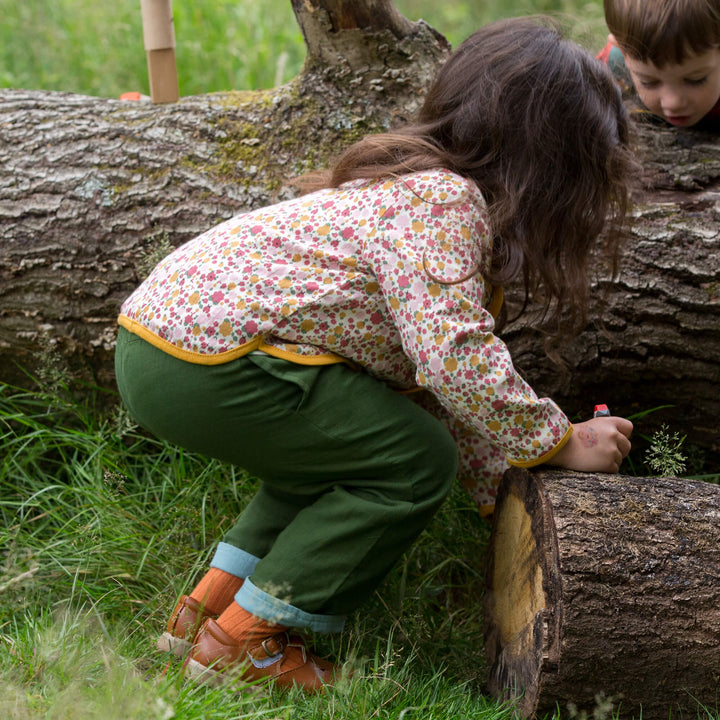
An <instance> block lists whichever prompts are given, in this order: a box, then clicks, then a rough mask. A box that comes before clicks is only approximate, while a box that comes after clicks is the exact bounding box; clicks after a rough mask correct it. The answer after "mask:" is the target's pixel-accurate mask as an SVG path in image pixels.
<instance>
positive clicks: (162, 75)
mask: <svg viewBox="0 0 720 720" xmlns="http://www.w3.org/2000/svg"><path fill="white" fill-rule="evenodd" d="M140 8H141V11H142V22H143V40H144V42H145V54H146V56H147V63H148V77H149V80H150V97H151V98H152V101H153V102H154V103H171V102H177V101H178V99H179V97H180V94H179V91H178V79H177V66H176V63H175V30H174V28H173V17H172V5H171V0H140Z"/></svg>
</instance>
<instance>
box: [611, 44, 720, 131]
mask: <svg viewBox="0 0 720 720" xmlns="http://www.w3.org/2000/svg"><path fill="white" fill-rule="evenodd" d="M625 65H626V66H627V69H628V70H629V71H630V75H631V76H632V79H633V83H634V85H635V89H636V90H637V93H638V95H639V96H640V99H641V100H642V101H643V103H644V105H645V107H647V109H648V110H650V112H652V113H654V114H655V115H659V116H660V117H662V118H664V119H665V120H667V121H668V122H669V123H672V124H673V125H678V126H681V127H689V126H690V125H695V123H697V122H699V121H700V120H702V119H703V118H704V117H705V115H707V114H708V112H709V111H710V110H711V109H712V108H713V107H714V106H715V104H716V103H717V101H718V98H720V49H719V48H712V49H711V50H708V51H707V52H705V53H703V54H702V55H691V56H689V57H688V58H687V59H686V60H683V62H681V63H679V64H667V65H665V66H663V67H662V68H658V67H657V66H656V65H654V64H653V63H651V62H641V61H640V60H635V59H634V58H632V57H628V56H627V55H625Z"/></svg>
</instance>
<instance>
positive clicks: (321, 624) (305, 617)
mask: <svg viewBox="0 0 720 720" xmlns="http://www.w3.org/2000/svg"><path fill="white" fill-rule="evenodd" d="M235 602H236V603H237V604H238V605H240V607H242V608H244V609H245V610H247V611H248V612H249V613H252V614H253V615H257V616H258V617H261V618H262V619H263V620H267V621H268V622H275V623H277V624H278V625H285V626H286V627H292V628H307V629H309V630H314V631H315V632H320V633H331V632H340V631H341V630H342V629H343V627H344V626H345V616H343V615H316V614H313V613H307V612H305V611H304V610H300V608H296V607H295V606H294V605H290V604H288V603H286V602H283V601H282V600H278V599H277V598H276V597H273V596H272V595H268V593H266V592H265V591H264V590H260V588H258V587H256V586H255V585H253V584H252V581H251V580H245V582H244V583H243V586H242V587H241V588H240V589H239V590H238V591H237V593H235Z"/></svg>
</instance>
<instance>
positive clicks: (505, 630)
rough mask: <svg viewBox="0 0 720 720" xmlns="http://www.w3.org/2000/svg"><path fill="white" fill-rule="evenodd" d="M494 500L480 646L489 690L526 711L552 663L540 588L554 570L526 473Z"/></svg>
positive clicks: (549, 611) (547, 612) (549, 613)
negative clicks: (482, 644)
mask: <svg viewBox="0 0 720 720" xmlns="http://www.w3.org/2000/svg"><path fill="white" fill-rule="evenodd" d="M513 477H514V478H515V482H508V483H506V485H505V492H504V493H503V494H502V495H501V496H500V497H499V498H498V503H497V505H496V510H495V526H494V528H493V535H492V541H491V546H490V549H489V554H488V562H489V566H488V586H487V592H486V599H485V603H486V618H487V619H488V622H487V628H488V633H487V637H486V649H487V654H488V666H489V667H490V676H489V679H488V684H489V688H490V691H491V692H492V693H493V695H495V696H496V697H498V698H502V699H503V700H514V699H519V702H520V706H519V708H518V709H519V710H520V711H521V712H522V713H523V714H524V715H529V714H531V713H532V709H533V708H534V707H535V705H536V699H537V695H538V691H539V687H538V682H539V678H540V676H541V673H542V671H543V669H547V668H548V667H549V665H551V664H552V662H553V660H552V659H551V655H552V652H551V647H550V645H551V644H550V642H549V638H550V636H551V635H553V634H554V633H549V632H548V620H549V619H551V618H552V617H553V616H554V613H553V608H552V607H550V606H549V604H548V601H549V598H550V597H551V595H552V593H550V592H548V591H547V590H546V588H547V585H548V581H549V579H550V578H551V577H552V576H554V575H555V574H556V571H554V569H553V568H549V567H547V561H548V559H549V558H552V557H553V553H552V552H550V553H548V552H547V551H548V548H547V547H546V542H545V538H546V537H547V535H548V533H546V532H545V526H546V524H547V522H548V521H550V522H551V518H549V517H546V515H545V513H544V511H543V506H542V498H541V497H540V496H539V494H538V493H537V489H536V487H535V486H534V485H531V484H529V483H527V482H525V480H526V479H527V475H526V474H523V473H520V474H518V475H513Z"/></svg>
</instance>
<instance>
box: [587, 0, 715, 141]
mask: <svg viewBox="0 0 720 720" xmlns="http://www.w3.org/2000/svg"><path fill="white" fill-rule="evenodd" d="M603 5H604V9H605V21H606V23H607V26H608V29H609V30H610V35H609V36H608V43H607V45H606V46H605V48H603V50H602V51H601V52H600V53H599V54H598V58H599V59H600V60H602V61H603V62H605V63H606V64H607V65H608V66H609V67H610V69H611V70H612V71H613V74H614V75H615V76H616V78H617V79H618V81H619V82H620V84H621V85H622V86H623V89H624V90H626V91H630V92H633V91H634V93H635V94H637V96H638V97H639V100H640V101H641V102H642V104H643V105H644V107H643V108H641V109H640V110H639V111H640V112H644V113H649V114H651V115H653V116H657V117H659V118H661V119H662V120H664V121H665V122H668V123H670V124H671V125H675V126H678V127H690V126H693V125H697V124H698V123H700V122H701V121H703V124H708V123H709V122H713V121H714V122H716V123H717V122H718V121H720V0H652V2H649V1H648V0H604V2H603Z"/></svg>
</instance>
